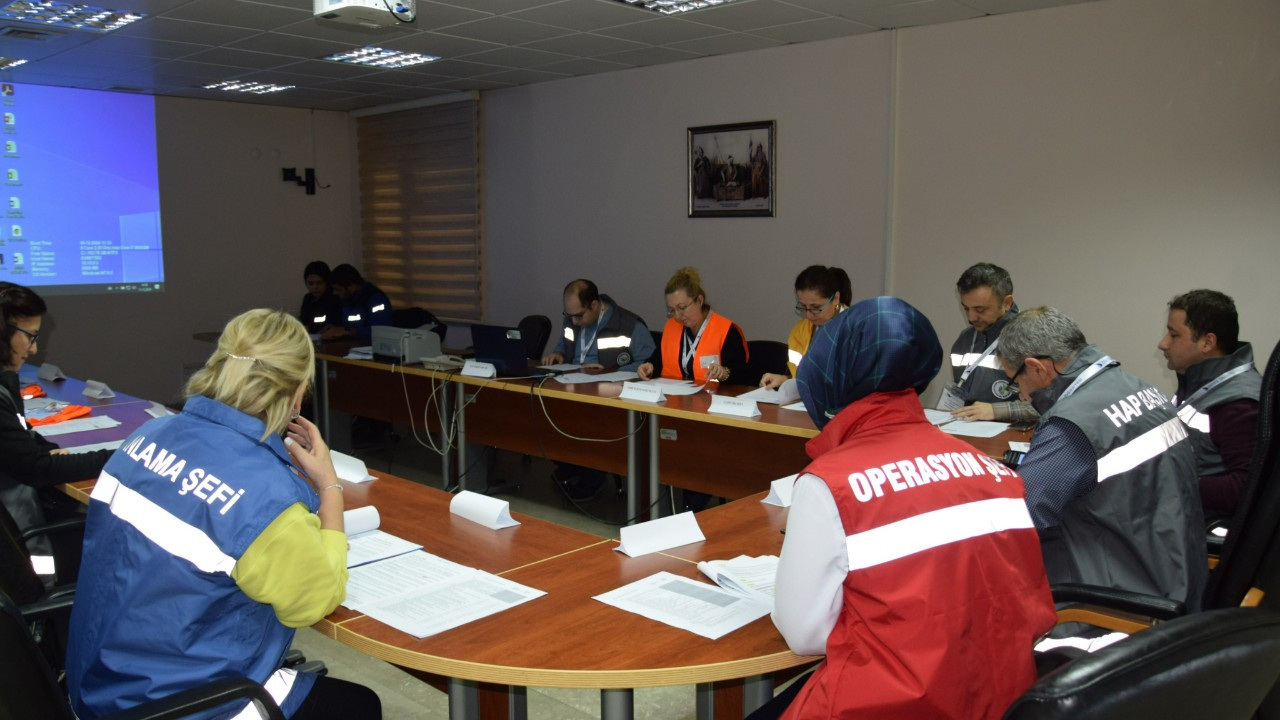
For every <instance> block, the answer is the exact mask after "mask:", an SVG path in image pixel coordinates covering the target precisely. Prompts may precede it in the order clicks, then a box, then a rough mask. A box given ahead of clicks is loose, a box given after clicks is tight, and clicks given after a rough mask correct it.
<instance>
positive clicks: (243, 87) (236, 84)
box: [204, 80, 294, 95]
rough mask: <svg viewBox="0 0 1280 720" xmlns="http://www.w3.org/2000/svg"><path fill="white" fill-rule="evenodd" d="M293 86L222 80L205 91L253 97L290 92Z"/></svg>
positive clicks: (205, 87) (207, 86) (207, 87)
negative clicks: (243, 94) (224, 91)
mask: <svg viewBox="0 0 1280 720" xmlns="http://www.w3.org/2000/svg"><path fill="white" fill-rule="evenodd" d="M293 87H294V86H293V85H272V84H271V83H256V82H246V81H244V80H223V81H222V82H219V83H213V84H211V85H205V86H204V89H205V90H226V91H227V92H247V93H253V94H254V95H266V94H267V93H273V92H280V91H281V90H292V89H293Z"/></svg>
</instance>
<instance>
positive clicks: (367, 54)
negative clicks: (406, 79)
mask: <svg viewBox="0 0 1280 720" xmlns="http://www.w3.org/2000/svg"><path fill="white" fill-rule="evenodd" d="M320 59H321V60H332V61H333V62H342V63H351V64H352V65H367V66H369V67H376V68H383V69H387V70H391V69H395V68H403V67H409V66H411V65H421V64H423V63H429V62H431V61H433V60H439V59H440V58H439V57H437V56H435V55H422V54H420V53H411V52H400V51H399V50H384V49H383V48H379V47H373V46H372V45H368V46H365V47H362V48H360V49H359V50H351V51H348V52H340V53H334V54H332V55H326V56H324V57H322V58H320Z"/></svg>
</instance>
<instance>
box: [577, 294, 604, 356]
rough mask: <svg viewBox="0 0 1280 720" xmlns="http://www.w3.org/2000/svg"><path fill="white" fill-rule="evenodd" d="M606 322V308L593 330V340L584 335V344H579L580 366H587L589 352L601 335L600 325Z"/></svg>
mask: <svg viewBox="0 0 1280 720" xmlns="http://www.w3.org/2000/svg"><path fill="white" fill-rule="evenodd" d="M603 321H604V308H601V309H600V317H598V318H596V324H595V326H594V327H592V328H591V339H590V340H588V339H587V334H586V333H583V334H582V342H580V343H578V364H579V365H586V364H587V350H588V349H590V348H591V346H592V345H593V344H595V341H596V338H597V337H599V335H600V323H601V322H603Z"/></svg>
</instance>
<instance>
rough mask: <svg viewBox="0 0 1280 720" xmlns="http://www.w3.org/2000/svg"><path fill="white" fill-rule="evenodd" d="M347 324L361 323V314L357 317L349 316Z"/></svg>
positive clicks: (356, 315) (357, 314)
mask: <svg viewBox="0 0 1280 720" xmlns="http://www.w3.org/2000/svg"><path fill="white" fill-rule="evenodd" d="M347 322H360V313H356V314H355V315H348V316H347Z"/></svg>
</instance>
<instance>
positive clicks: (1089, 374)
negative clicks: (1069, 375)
mask: <svg viewBox="0 0 1280 720" xmlns="http://www.w3.org/2000/svg"><path fill="white" fill-rule="evenodd" d="M1113 362H1115V361H1114V360H1112V359H1111V356H1110V355H1104V356H1103V357H1102V359H1101V360H1099V361H1098V362H1096V363H1094V364H1092V365H1090V366H1089V367H1088V368H1085V371H1084V372H1082V373H1080V376H1079V377H1077V378H1076V381H1075V382H1073V383H1071V384H1070V385H1068V386H1067V389H1066V391H1064V392H1063V393H1062V395H1061V396H1060V397H1059V398H1058V399H1059V400H1061V399H1063V398H1069V397H1071V394H1072V393H1074V392H1075V391H1076V390H1079V389H1080V386H1081V385H1084V384H1085V383H1087V382H1089V380H1090V379H1092V378H1093V376H1094V375H1097V374H1098V373H1100V372H1102V370H1103V368H1105V367H1107V366H1108V365H1110V364H1111V363H1113Z"/></svg>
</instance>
